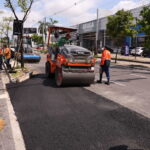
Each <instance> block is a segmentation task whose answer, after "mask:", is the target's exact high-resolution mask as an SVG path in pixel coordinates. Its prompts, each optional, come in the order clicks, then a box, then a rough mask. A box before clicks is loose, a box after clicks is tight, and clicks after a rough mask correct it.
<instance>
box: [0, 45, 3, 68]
mask: <svg viewBox="0 0 150 150" xmlns="http://www.w3.org/2000/svg"><path fill="white" fill-rule="evenodd" d="M2 63H3V51H2V49H1V48H0V70H3V68H2Z"/></svg>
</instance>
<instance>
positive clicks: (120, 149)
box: [109, 145, 144, 150]
mask: <svg viewBox="0 0 150 150" xmlns="http://www.w3.org/2000/svg"><path fill="white" fill-rule="evenodd" d="M109 150H144V149H128V146H127V145H118V146H114V147H111V148H109Z"/></svg>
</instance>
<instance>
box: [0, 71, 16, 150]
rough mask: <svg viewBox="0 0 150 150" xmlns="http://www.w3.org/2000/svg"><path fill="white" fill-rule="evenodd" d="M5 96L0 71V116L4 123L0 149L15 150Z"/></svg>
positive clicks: (0, 132)
mask: <svg viewBox="0 0 150 150" xmlns="http://www.w3.org/2000/svg"><path fill="white" fill-rule="evenodd" d="M6 98H7V97H6V94H5V88H4V86H3V83H2V77H1V73H0V118H1V119H2V120H4V123H5V124H4V128H3V129H2V130H1V131H0V150H15V144H14V139H13V135H12V129H11V125H10V118H9V112H8V107H7V102H6Z"/></svg>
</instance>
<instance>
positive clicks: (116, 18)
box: [107, 10, 136, 46]
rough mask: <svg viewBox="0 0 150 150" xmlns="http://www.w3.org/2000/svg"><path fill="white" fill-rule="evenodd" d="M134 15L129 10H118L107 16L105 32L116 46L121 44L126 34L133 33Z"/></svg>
mask: <svg viewBox="0 0 150 150" xmlns="http://www.w3.org/2000/svg"><path fill="white" fill-rule="evenodd" d="M133 20H134V17H133V16H132V14H131V12H129V11H124V10H119V11H118V12H117V13H116V14H115V15H113V16H109V17H108V23H107V34H108V35H109V36H110V37H111V38H112V39H113V40H114V41H115V44H116V46H122V44H123V42H124V38H125V37H126V36H133V35H134V34H135V32H136V31H135V30H134V28H131V27H133V26H135V25H134V24H133Z"/></svg>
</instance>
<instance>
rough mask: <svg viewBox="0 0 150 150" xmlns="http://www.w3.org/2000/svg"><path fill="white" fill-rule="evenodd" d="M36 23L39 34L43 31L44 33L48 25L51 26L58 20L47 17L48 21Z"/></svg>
mask: <svg viewBox="0 0 150 150" xmlns="http://www.w3.org/2000/svg"><path fill="white" fill-rule="evenodd" d="M38 23H39V27H38V30H39V32H40V33H41V34H43V31H44V33H46V30H47V28H48V26H53V25H55V24H56V23H58V21H57V20H54V19H53V18H49V21H46V22H44V21H39V22H38Z"/></svg>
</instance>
